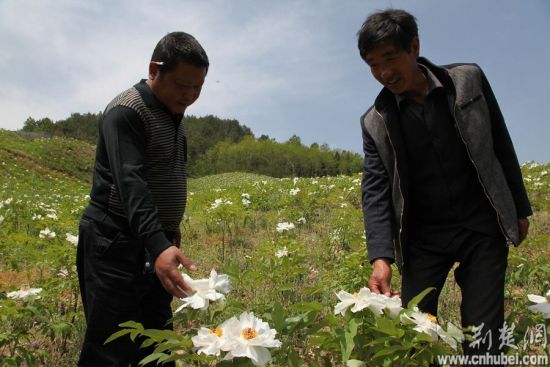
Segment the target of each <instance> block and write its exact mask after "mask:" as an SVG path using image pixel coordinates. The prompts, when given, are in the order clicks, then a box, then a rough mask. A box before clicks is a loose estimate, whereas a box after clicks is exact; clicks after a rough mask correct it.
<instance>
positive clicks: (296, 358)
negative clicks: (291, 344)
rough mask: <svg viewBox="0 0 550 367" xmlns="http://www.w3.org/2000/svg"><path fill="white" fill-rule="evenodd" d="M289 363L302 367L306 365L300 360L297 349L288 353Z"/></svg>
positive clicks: (293, 366)
mask: <svg viewBox="0 0 550 367" xmlns="http://www.w3.org/2000/svg"><path fill="white" fill-rule="evenodd" d="M288 365H289V366H290V367H301V366H303V365H304V364H303V363H302V361H301V360H300V357H299V356H298V353H296V351H294V350H293V351H291V352H290V353H289V354H288Z"/></svg>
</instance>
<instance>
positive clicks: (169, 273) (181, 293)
mask: <svg viewBox="0 0 550 367" xmlns="http://www.w3.org/2000/svg"><path fill="white" fill-rule="evenodd" d="M180 264H182V265H183V266H184V267H185V268H186V269H187V270H189V271H193V270H197V267H196V266H195V265H193V262H192V261H191V260H189V259H188V258H187V257H185V256H184V255H183V253H182V252H181V251H180V250H179V249H178V248H177V247H176V246H170V247H168V248H167V249H166V250H164V251H163V252H161V253H160V255H159V256H158V257H157V260H156V261H155V272H156V273H157V277H158V278H159V280H160V283H161V284H162V286H163V287H164V289H166V291H167V292H168V293H170V294H171V295H173V296H174V297H178V298H184V297H187V294H186V292H189V293H190V292H192V289H191V288H190V287H189V286H188V285H187V283H185V281H184V280H183V277H182V276H181V272H180V271H179V270H178V266H179V265H180Z"/></svg>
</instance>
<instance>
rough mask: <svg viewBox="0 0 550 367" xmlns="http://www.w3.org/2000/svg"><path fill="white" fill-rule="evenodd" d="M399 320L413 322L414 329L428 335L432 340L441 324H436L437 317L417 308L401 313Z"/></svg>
mask: <svg viewBox="0 0 550 367" xmlns="http://www.w3.org/2000/svg"><path fill="white" fill-rule="evenodd" d="M401 321H402V322H405V323H407V322H409V323H413V324H415V325H416V326H415V327H414V328H413V329H414V330H416V331H418V332H419V333H425V334H428V335H430V336H431V337H432V340H434V341H436V340H437V338H438V335H439V333H440V329H441V326H439V324H437V318H436V317H435V316H434V315H431V314H429V313H424V312H420V311H419V310H418V308H415V309H414V311H410V312H406V313H404V314H402V315H401Z"/></svg>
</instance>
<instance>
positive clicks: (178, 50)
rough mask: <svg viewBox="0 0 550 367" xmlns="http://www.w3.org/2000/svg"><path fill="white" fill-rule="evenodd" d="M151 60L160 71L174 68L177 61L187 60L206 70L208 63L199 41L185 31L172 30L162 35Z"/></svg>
mask: <svg viewBox="0 0 550 367" xmlns="http://www.w3.org/2000/svg"><path fill="white" fill-rule="evenodd" d="M151 62H155V63H157V64H158V65H159V72H160V73H163V72H168V71H171V70H174V69H175V68H176V67H177V66H178V63H179V62H187V63H189V64H192V65H194V66H197V67H201V68H205V69H207V70H208V66H209V65H210V63H209V62H208V56H207V55H206V52H205V51H204V49H203V48H202V46H201V45H200V43H199V42H198V41H197V40H196V39H195V37H193V36H192V35H190V34H188V33H185V32H172V33H168V34H167V35H166V36H164V37H162V39H161V40H160V41H159V42H158V43H157V46H156V47H155V50H154V51H153V56H151ZM161 63H162V64H161Z"/></svg>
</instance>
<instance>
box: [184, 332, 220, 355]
mask: <svg viewBox="0 0 550 367" xmlns="http://www.w3.org/2000/svg"><path fill="white" fill-rule="evenodd" d="M223 336H224V332H223V329H222V328H221V327H219V328H215V329H208V328H205V327H201V328H200V329H199V332H198V333H197V335H196V336H194V337H192V338H191V341H192V342H193V345H194V346H195V349H196V351H197V354H201V353H202V354H206V355H209V356H219V355H220V347H221V345H222V341H223V339H222V338H223Z"/></svg>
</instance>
